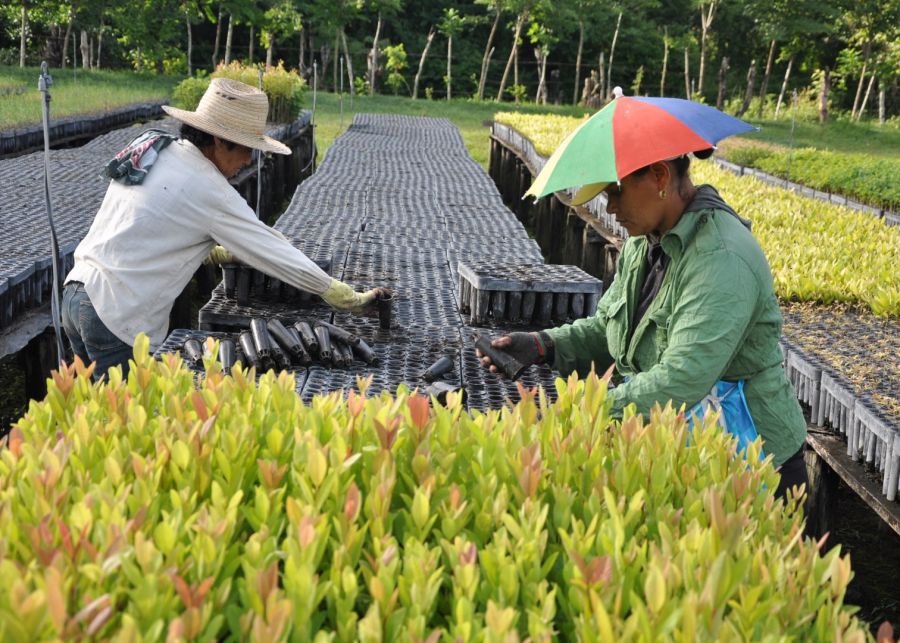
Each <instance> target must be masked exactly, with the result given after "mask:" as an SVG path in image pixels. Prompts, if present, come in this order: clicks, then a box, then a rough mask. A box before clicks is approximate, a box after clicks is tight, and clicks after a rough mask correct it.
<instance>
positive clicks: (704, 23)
mask: <svg viewBox="0 0 900 643" xmlns="http://www.w3.org/2000/svg"><path fill="white" fill-rule="evenodd" d="M717 5H718V0H712V2H710V3H709V11H708V12H707V13H706V14H704V13H703V5H702V4H701V5H700V74H699V77H698V78H697V93H698V94H700V95H701V96H702V95H703V76H704V74H705V73H706V39H707V36H709V28H710V27H711V26H712V22H713V18H714V17H715V15H716V6H717Z"/></svg>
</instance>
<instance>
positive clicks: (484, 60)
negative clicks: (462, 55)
mask: <svg viewBox="0 0 900 643" xmlns="http://www.w3.org/2000/svg"><path fill="white" fill-rule="evenodd" d="M499 24H500V12H499V11H498V12H497V13H496V14H494V23H493V24H492V25H491V33H490V35H488V40H487V44H486V45H485V46H484V55H483V56H482V57H481V76H480V77H479V78H478V100H484V86H485V84H486V83H487V72H488V65H489V64H490V59H491V53H492V52H493V51H494V47H493V44H494V37H495V36H496V35H497V25H499ZM579 55H580V52H579Z"/></svg>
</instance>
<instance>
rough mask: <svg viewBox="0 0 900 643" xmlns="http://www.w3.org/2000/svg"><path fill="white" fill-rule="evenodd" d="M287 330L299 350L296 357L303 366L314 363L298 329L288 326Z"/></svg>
mask: <svg viewBox="0 0 900 643" xmlns="http://www.w3.org/2000/svg"><path fill="white" fill-rule="evenodd" d="M286 328H287V332H288V335H290V336H291V339H292V340H294V347H295V348H296V349H297V350H296V353H295V354H294V355H295V356H296V358H297V360H298V361H299V362H300V363H301V364H303V365H304V366H306V365H307V364H309V363H310V362H312V356H310V354H309V351H307V350H306V347H305V346H304V345H303V340H302V339H300V333H298V332H297V329H296V328H294V327H293V326H287V327H286Z"/></svg>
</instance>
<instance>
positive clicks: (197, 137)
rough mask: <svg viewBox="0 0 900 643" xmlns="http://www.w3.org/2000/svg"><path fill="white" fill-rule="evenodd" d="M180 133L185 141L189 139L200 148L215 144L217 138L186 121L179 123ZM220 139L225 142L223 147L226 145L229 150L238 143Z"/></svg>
mask: <svg viewBox="0 0 900 643" xmlns="http://www.w3.org/2000/svg"><path fill="white" fill-rule="evenodd" d="M180 135H181V138H182V139H184V140H185V141H190V142H191V143H193V144H194V145H196V146H197V147H198V148H199V149H201V150H202V149H203V148H206V147H212V146H213V145H215V140H214V139H215V138H217V137H215V136H213V135H212V134H210V133H208V132H204V131H203V130H199V129H197V128H196V127H192V126H191V125H188V124H187V123H182V124H181V132H180ZM218 138H221V137H218ZM221 140H222V142H224V143H225V147H227V148H228V149H229V150H233V149H234V148H236V147H237V146H238V143H234V142H232V141H227V140H225V139H224V138H222V139H221Z"/></svg>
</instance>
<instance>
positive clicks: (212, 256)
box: [203, 245, 237, 266]
mask: <svg viewBox="0 0 900 643" xmlns="http://www.w3.org/2000/svg"><path fill="white" fill-rule="evenodd" d="M235 261H237V260H236V259H235V258H234V255H233V254H231V253H230V252H228V251H227V250H226V249H225V248H223V247H222V246H218V245H217V246H216V247H214V248H213V249H212V250H210V251H209V254H208V255H207V256H206V259H204V260H203V263H205V264H207V265H211V266H220V265H222V264H223V263H234V262H235Z"/></svg>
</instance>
